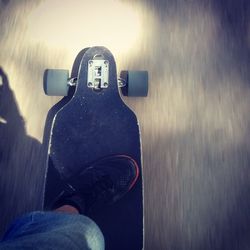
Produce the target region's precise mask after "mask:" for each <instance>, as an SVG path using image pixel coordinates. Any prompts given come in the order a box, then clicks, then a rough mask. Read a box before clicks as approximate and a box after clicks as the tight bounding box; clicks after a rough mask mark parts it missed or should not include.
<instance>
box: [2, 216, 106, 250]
mask: <svg viewBox="0 0 250 250" xmlns="http://www.w3.org/2000/svg"><path fill="white" fill-rule="evenodd" d="M0 249H62V250H64V249H67V250H68V249H72V250H74V249H84V250H85V249H86V250H102V249H104V237H103V234H102V232H101V230H100V229H99V227H98V226H97V225H96V224H95V222H94V221H92V220H91V219H89V218H88V217H86V216H83V215H79V214H67V213H62V212H32V213H29V214H26V215H24V216H23V217H21V218H19V219H17V220H16V221H15V222H14V223H13V224H12V225H11V226H10V228H9V230H8V231H7V232H6V233H5V235H4V237H3V240H2V241H1V242H0Z"/></svg>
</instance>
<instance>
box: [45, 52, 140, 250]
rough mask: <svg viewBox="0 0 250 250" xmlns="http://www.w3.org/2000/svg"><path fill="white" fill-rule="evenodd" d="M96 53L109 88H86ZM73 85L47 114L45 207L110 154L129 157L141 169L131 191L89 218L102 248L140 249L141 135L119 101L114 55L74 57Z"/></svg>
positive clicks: (83, 54)
mask: <svg viewBox="0 0 250 250" xmlns="http://www.w3.org/2000/svg"><path fill="white" fill-rule="evenodd" d="M95 55H102V56H103V57H104V59H105V60H107V61H108V63H109V72H108V73H109V82H108V87H107V88H105V89H102V90H101V91H94V90H93V89H91V88H89V86H88V64H89V61H90V60H92V59H93V57H94V56H95ZM71 76H72V77H77V84H76V86H75V87H71V88H70V90H69V95H68V96H67V97H64V98H63V99H62V100H61V101H60V102H59V103H57V104H56V105H55V106H53V107H52V108H51V110H50V111H49V113H48V116H47V120H46V125H45V131H44V141H43V145H44V148H45V151H46V152H47V153H46V167H47V175H46V183H45V192H44V208H45V209H46V207H49V206H50V205H51V204H52V203H53V201H54V200H55V199H56V197H57V196H58V195H59V194H60V193H61V192H62V190H63V189H64V188H65V186H64V182H66V181H67V179H69V178H71V177H72V176H75V175H76V174H77V173H79V172H80V171H82V170H83V169H84V168H85V167H86V166H88V164H90V163H91V162H94V161H96V160H97V159H100V158H103V157H105V156H109V155H117V154H118V155H129V156H131V157H132V158H133V159H135V161H136V162H137V164H138V166H139V168H140V174H139V178H138V180H137V183H136V184H135V186H134V188H133V189H132V190H131V191H130V192H129V193H127V194H126V195H125V196H124V197H123V198H122V199H121V200H119V201H118V202H116V203H115V204H113V205H108V206H105V207H103V209H101V211H100V210H98V211H95V212H93V213H91V214H88V215H87V216H89V217H90V218H92V219H93V220H94V221H95V222H96V223H97V225H98V226H99V227H100V228H101V231H102V232H103V234H104V238H105V249H107V250H118V249H119V250H139V249H143V242H144V235H143V231H144V230H143V226H144V223H143V182H142V168H141V142H140V131H139V125H138V121H137V118H136V116H135V114H134V113H133V112H132V111H131V110H130V109H129V108H128V107H127V106H126V105H125V103H124V102H123V101H122V99H121V97H120V94H119V90H118V83H117V72H116V64H115V60H114V58H113V55H112V54H111V52H110V51H109V50H107V49H106V48H104V47H92V48H88V49H85V50H83V51H81V52H80V53H79V55H78V56H77V58H76V60H75V63H74V65H73V69H72V74H71Z"/></svg>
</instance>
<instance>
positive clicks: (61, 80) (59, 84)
mask: <svg viewBox="0 0 250 250" xmlns="http://www.w3.org/2000/svg"><path fill="white" fill-rule="evenodd" d="M68 79H69V71H68V70H65V69H46V70H45V72H44V76H43V89H44V92H45V94H46V95H49V96H67V95H68V91H69V85H68Z"/></svg>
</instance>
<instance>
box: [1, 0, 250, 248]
mask: <svg viewBox="0 0 250 250" xmlns="http://www.w3.org/2000/svg"><path fill="white" fill-rule="evenodd" d="M101 2H103V1H100V2H98V3H93V4H92V3H90V2H89V1H80V0H74V1H65V5H62V4H59V3H61V2H60V1H58V0H50V1H31V0H22V1H20V0H2V1H1V2H0V31H1V36H0V48H1V53H0V66H1V68H2V70H1V72H0V73H1V76H2V82H0V84H1V86H0V117H1V118H0V173H1V174H0V203H1V211H0V212H1V223H0V225H1V232H3V230H4V229H5V227H6V225H7V224H8V223H9V221H10V220H11V219H12V218H14V217H16V216H17V215H19V214H22V213H23V212H25V211H31V210H33V209H39V206H40V203H41V199H40V196H39V194H40V193H41V190H42V180H43V176H44V169H43V167H42V166H40V165H39V162H40V161H41V160H40V158H41V153H40V142H41V140H42V134H43V127H44V121H45V117H46V114H47V111H48V109H49V108H50V107H51V106H52V105H53V104H54V103H55V102H56V101H57V100H58V98H50V97H46V96H44V94H43V92H42V75H43V71H44V69H46V68H69V69H70V68H71V66H72V63H73V60H74V57H75V56H76V54H77V52H79V51H80V50H81V49H82V48H84V47H86V46H92V45H104V46H107V47H108V48H109V49H110V50H111V51H113V52H114V56H115V57H116V59H117V64H118V67H119V69H120V70H121V69H147V70H148V71H149V74H150V92H149V97H148V98H145V99H125V101H126V102H127V103H128V104H129V105H130V107H132V108H133V109H134V110H135V112H136V114H137V115H138V118H139V120H140V123H141V128H142V143H143V152H144V176H145V224H146V225H145V234H146V249H149V250H151V249H155V250H157V249H164V250H165V249H169V250H172V249H174V250H176V249H177V250H184V249H185V250H193V249H203V250H206V249H215V250H216V249H218V250H220V249H223V250H224V249H239V250H245V249H250V237H249V234H250V232H249V231H250V181H249V177H250V169H249V167H250V140H249V132H250V116H249V112H248V111H249V107H250V85H249V84H250V82H249V80H250V73H249V72H250V70H249V69H250V68H249V64H250V59H249V58H250V57H249V55H250V53H249V50H250V24H249V22H250V20H249V16H250V13H249V12H250V6H249V1H247V0H238V1H233V0H228V1H226V0H221V1H216V0H202V1H201V0H199V1H198V0H193V1H184V0H182V1H181V0H177V1H173V0H167V1H163V0H162V1H160V0H157V1H149V0H148V1H128V0H124V1H120V2H119V1H111V0H110V1H105V4H103V3H101ZM93 11H95V15H94V16H93V15H91V13H93ZM5 74H6V77H5Z"/></svg>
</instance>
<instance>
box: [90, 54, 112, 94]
mask: <svg viewBox="0 0 250 250" xmlns="http://www.w3.org/2000/svg"><path fill="white" fill-rule="evenodd" d="M87 86H88V87H89V88H92V89H95V90H101V89H106V88H108V86H109V61H108V60H105V59H104V57H103V56H102V55H95V56H94V57H93V59H92V60H89V61H88V81H87Z"/></svg>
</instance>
